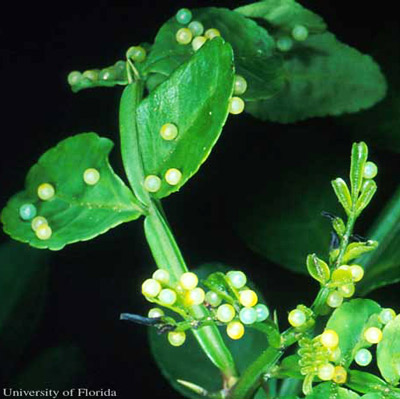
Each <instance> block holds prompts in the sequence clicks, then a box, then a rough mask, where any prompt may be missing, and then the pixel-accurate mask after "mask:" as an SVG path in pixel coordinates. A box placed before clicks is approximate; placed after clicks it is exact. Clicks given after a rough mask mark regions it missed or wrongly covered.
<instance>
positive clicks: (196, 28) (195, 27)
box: [188, 21, 204, 36]
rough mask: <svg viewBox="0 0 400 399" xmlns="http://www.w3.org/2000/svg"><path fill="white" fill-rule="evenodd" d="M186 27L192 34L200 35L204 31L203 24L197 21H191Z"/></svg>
mask: <svg viewBox="0 0 400 399" xmlns="http://www.w3.org/2000/svg"><path fill="white" fill-rule="evenodd" d="M188 28H189V29H190V30H191V32H192V33H193V36H201V35H202V34H203V33H204V26H203V24H202V23H201V22H199V21H192V22H191V23H190V24H189V26H188Z"/></svg>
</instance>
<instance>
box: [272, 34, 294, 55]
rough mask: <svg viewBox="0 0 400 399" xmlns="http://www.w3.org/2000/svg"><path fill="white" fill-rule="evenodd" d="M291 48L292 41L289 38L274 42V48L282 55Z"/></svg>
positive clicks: (281, 38) (283, 37)
mask: <svg viewBox="0 0 400 399" xmlns="http://www.w3.org/2000/svg"><path fill="white" fill-rule="evenodd" d="M292 47H293V40H292V39H291V38H290V37H287V36H282V37H280V38H279V39H277V41H276V48H277V49H278V50H279V51H282V52H283V53H286V52H288V51H290V50H291V49H292Z"/></svg>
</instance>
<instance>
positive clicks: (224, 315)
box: [217, 303, 235, 323]
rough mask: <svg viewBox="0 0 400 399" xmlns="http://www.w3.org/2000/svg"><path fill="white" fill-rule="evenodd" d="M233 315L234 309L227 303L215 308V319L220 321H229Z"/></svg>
mask: <svg viewBox="0 0 400 399" xmlns="http://www.w3.org/2000/svg"><path fill="white" fill-rule="evenodd" d="M234 317H235V309H234V307H233V306H232V305H229V304H228V303H226V304H224V305H221V306H220V307H219V308H218V309H217V319H218V320H219V321H221V322H222V323H229V322H230V321H232V319H233V318H234Z"/></svg>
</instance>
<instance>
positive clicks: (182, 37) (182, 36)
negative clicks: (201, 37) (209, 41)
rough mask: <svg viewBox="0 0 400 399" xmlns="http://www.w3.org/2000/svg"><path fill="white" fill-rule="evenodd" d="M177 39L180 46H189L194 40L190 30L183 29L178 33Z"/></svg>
mask: <svg viewBox="0 0 400 399" xmlns="http://www.w3.org/2000/svg"><path fill="white" fill-rule="evenodd" d="M175 38H176V41H177V42H178V43H179V44H189V43H190V42H191V41H192V39H193V33H192V31H191V30H190V29H188V28H181V29H179V30H178V32H176V36H175Z"/></svg>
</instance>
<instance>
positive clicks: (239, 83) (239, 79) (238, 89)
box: [233, 75, 247, 96]
mask: <svg viewBox="0 0 400 399" xmlns="http://www.w3.org/2000/svg"><path fill="white" fill-rule="evenodd" d="M246 90H247V81H246V79H245V78H244V77H243V76H241V75H236V76H235V80H234V86H233V93H234V94H236V95H238V96H240V95H242V94H244V93H245V92H246Z"/></svg>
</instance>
